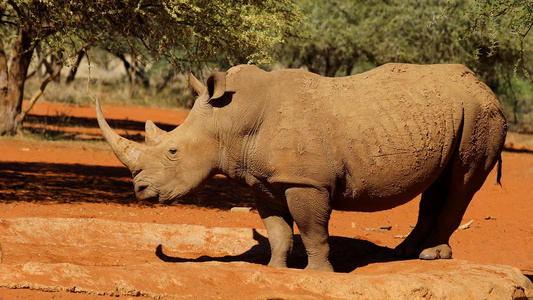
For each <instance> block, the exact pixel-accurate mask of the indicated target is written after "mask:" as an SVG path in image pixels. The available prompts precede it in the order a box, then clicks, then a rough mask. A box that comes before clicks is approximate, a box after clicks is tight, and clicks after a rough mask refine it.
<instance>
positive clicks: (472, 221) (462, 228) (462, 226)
mask: <svg viewBox="0 0 533 300" xmlns="http://www.w3.org/2000/svg"><path fill="white" fill-rule="evenodd" d="M472 223H474V220H470V221H469V222H468V223H466V224H463V225H461V226H459V229H461V230H466V229H468V228H470V225H472Z"/></svg>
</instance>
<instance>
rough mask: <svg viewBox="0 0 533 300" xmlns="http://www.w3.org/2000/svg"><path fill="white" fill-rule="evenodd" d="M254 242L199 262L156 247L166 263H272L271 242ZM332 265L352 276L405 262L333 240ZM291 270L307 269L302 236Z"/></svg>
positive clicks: (384, 251) (385, 251)
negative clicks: (370, 267)
mask: <svg viewBox="0 0 533 300" xmlns="http://www.w3.org/2000/svg"><path fill="white" fill-rule="evenodd" d="M253 238H254V240H256V241H257V243H258V244H257V245H255V246H253V247H252V248H250V249H249V250H248V251H246V252H244V253H242V254H239V255H226V256H221V257H213V256H207V255H204V256H200V257H197V258H181V257H176V256H169V255H166V254H165V253H164V252H163V247H162V245H159V246H157V248H156V250H155V255H156V256H157V257H158V258H159V259H161V260H162V261H164V262H169V263H185V262H238V261H241V262H248V263H253V264H260V265H267V264H268V261H269V259H270V246H269V243H268V239H267V238H266V237H265V236H263V235H261V234H259V233H258V232H257V231H256V230H254V231H253ZM329 243H330V246H331V252H330V262H331V264H332V265H333V268H334V269H335V271H336V272H342V273H349V272H352V271H353V270H355V269H356V268H359V267H363V266H366V265H368V264H372V263H377V262H390V261H397V260H404V259H403V258H398V257H396V256H394V254H393V251H392V249H390V248H387V247H382V246H378V245H376V244H374V243H372V242H369V241H365V240H358V239H352V238H346V237H339V236H331V237H330V238H329ZM287 265H288V267H289V268H296V269H303V268H305V266H306V265H307V255H306V252H305V247H304V245H303V243H302V239H301V236H300V235H298V234H297V235H295V236H294V248H293V252H292V253H291V255H290V257H289V261H288V263H287Z"/></svg>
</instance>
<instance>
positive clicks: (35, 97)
mask: <svg viewBox="0 0 533 300" xmlns="http://www.w3.org/2000/svg"><path fill="white" fill-rule="evenodd" d="M61 68H62V66H61V65H57V66H56V67H55V69H54V71H53V72H52V73H51V74H50V75H49V76H48V77H47V78H46V79H45V80H44V81H43V82H42V83H41V87H40V88H39V90H38V91H37V92H36V93H35V94H33V97H31V100H30V103H29V105H28V107H27V108H26V109H25V110H24V111H23V112H21V113H20V114H19V115H18V116H17V118H16V122H15V123H16V124H19V125H18V126H21V125H22V121H24V119H25V118H26V116H27V115H28V112H29V111H30V110H31V109H32V108H33V106H34V105H35V102H37V100H38V99H39V97H41V95H42V94H43V92H44V90H45V89H46V86H47V85H48V84H49V83H50V82H51V81H54V80H55V79H56V78H57V76H59V73H60V72H61ZM16 130H18V128H17V129H16Z"/></svg>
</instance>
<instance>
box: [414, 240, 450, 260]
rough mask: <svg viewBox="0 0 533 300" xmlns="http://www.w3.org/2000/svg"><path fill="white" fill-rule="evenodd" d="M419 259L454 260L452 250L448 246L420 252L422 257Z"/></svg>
mask: <svg viewBox="0 0 533 300" xmlns="http://www.w3.org/2000/svg"><path fill="white" fill-rule="evenodd" d="M418 258H420V259H423V260H433V259H439V258H443V259H450V258H452V248H450V246H448V245H447V244H441V245H438V246H435V247H431V248H426V249H424V250H423V251H422V252H420V255H419V256H418Z"/></svg>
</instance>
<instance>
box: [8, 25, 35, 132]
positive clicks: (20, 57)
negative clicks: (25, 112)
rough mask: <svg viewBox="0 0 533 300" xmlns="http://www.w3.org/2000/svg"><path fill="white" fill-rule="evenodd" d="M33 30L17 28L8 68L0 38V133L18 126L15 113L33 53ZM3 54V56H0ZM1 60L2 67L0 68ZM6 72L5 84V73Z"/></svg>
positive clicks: (19, 103) (19, 105)
mask: <svg viewBox="0 0 533 300" xmlns="http://www.w3.org/2000/svg"><path fill="white" fill-rule="evenodd" d="M33 35H34V34H33V31H32V30H31V29H29V28H27V27H24V26H23V27H22V28H20V29H19V33H18V37H17V40H16V41H15V45H14V46H13V56H12V60H11V64H10V66H9V69H8V70H6V67H5V53H4V48H3V43H2V42H3V41H1V40H0V43H1V44H2V46H1V49H0V50H1V53H2V54H0V89H1V90H0V135H3V134H6V133H8V134H13V133H15V129H16V128H17V127H18V125H19V124H17V115H18V114H19V113H20V111H21V108H22V95H23V93H24V82H25V80H26V74H27V72H28V67H29V66H30V62H31V57H32V55H33V49H34V48H33V45H32V37H33ZM2 56H3V58H1V57H2ZM2 60H3V61H4V67H3V68H2V64H3V63H2ZM6 73H7V86H6V85H5V82H6V79H5V77H4V76H5V74H6Z"/></svg>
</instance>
